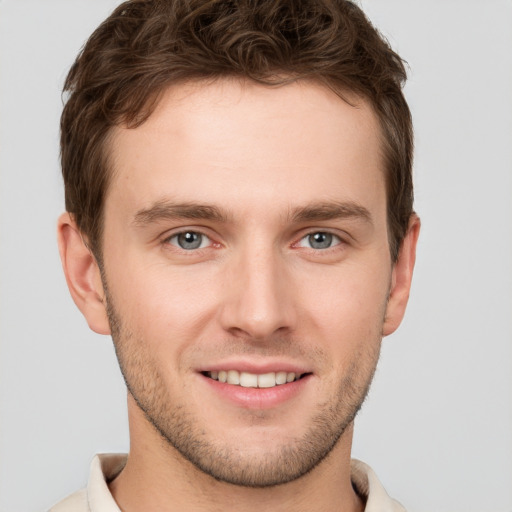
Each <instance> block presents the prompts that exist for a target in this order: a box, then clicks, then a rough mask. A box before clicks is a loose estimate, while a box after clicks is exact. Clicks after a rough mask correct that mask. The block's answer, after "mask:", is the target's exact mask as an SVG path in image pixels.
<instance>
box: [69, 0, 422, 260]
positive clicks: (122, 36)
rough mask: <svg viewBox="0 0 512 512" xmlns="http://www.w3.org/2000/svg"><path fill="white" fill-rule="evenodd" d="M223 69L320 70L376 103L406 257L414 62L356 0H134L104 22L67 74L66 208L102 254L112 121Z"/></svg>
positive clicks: (341, 87)
mask: <svg viewBox="0 0 512 512" xmlns="http://www.w3.org/2000/svg"><path fill="white" fill-rule="evenodd" d="M223 76H230V77H242V78H248V79H251V80H255V81H257V82H259V83H263V84H267V85H270V86H272V85H273V86H276V85H281V84H283V83H287V82H289V81H291V80H300V79H307V80H314V81H317V82H320V83H324V84H325V85H327V86H328V87H330V88H331V89H333V90H334V91H335V92H337V93H338V94H340V95H341V96H342V97H343V91H345V92H346V91H350V92H354V93H356V94H357V95H359V96H360V97H362V98H364V99H366V100H367V101H369V102H370V104H371V105H372V107H373V109H374V110H375V112H376V114H377V116H378V118H379V121H380V125H381V129H382V135H383V137H382V139H383V154H384V161H385V173H386V187H387V190H386V192H387V217H388V231H389V239H390V251H391V255H392V258H393V260H394V261H395V260H396V258H397V255H398V251H399V248H400V245H401V242H402V240H403V238H404V236H405V233H406V231H407V227H408V223H409V219H410V216H411V214H412V211H413V210H412V207H413V188H412V146H413V135H412V122H411V115H410V112H409V108H408V106H407V103H406V101H405V98H404V96H403V94H402V85H403V83H404V82H405V79H406V71H405V67H404V63H403V61H402V60H401V58H400V57H399V56H398V55H397V54H396V53H395V52H393V51H392V50H391V48H390V47H389V45H388V44H387V42H386V41H385V39H383V37H382V36H381V35H380V34H379V33H378V32H377V31H376V30H375V28H374V27H373V26H372V25H371V24H370V22H369V21H368V19H367V18H366V16H365V15H364V13H363V12H362V11H361V9H360V8H359V7H357V6H356V5H355V4H353V3H352V2H350V1H347V0H129V1H127V2H124V3H123V4H121V5H120V6H119V7H118V8H117V9H116V10H115V11H114V12H113V13H112V14H111V15H110V16H109V17H108V18H107V19H106V20H105V21H104V22H103V23H102V24H101V25H100V26H99V27H98V28H97V29H96V31H95V32H94V33H93V34H92V36H91V37H90V38H89V40H88V41H87V43H86V44H85V46H84V47H83V49H82V50H81V52H80V54H79V56H78V57H77V59H76V61H75V63H74V64H73V66H72V67H71V70H70V72H69V74H68V76H67V79H66V82H65V85H64V91H65V92H67V93H69V98H68V100H67V103H66V105H65V107H64V111H63V113H62V118H61V162H62V173H63V177H64V185H65V195H66V209H67V210H68V211H69V212H70V213H71V214H72V215H73V216H74V218H75V221H76V222H77V225H78V227H79V229H80V230H81V231H82V233H83V234H84V235H85V236H86V237H87V239H88V243H89V245H90V247H91V249H92V250H93V252H94V253H95V255H96V257H98V259H101V235H102V213H103V206H104V204H103V203H104V198H105V194H106V191H107V188H108V185H109V178H110V175H111V172H110V170H109V167H110V166H109V162H108V154H107V151H106V146H107V142H108V138H109V134H110V131H111V128H112V127H113V126H116V125H121V124H124V125H126V126H128V127H136V126H139V125H140V124H142V123H143V122H144V121H145V120H146V119H147V118H148V117H149V116H150V115H151V112H152V110H153V109H154V108H155V106H156V104H157V102H158V99H159V97H160V95H161V93H162V92H163V91H164V90H165V89H166V88H167V87H168V86H169V85H171V84H174V83H178V82H182V81H187V80H193V79H215V78H218V77H223Z"/></svg>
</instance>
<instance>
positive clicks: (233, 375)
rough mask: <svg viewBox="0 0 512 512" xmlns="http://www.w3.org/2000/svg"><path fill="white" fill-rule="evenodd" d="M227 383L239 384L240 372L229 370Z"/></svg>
mask: <svg viewBox="0 0 512 512" xmlns="http://www.w3.org/2000/svg"><path fill="white" fill-rule="evenodd" d="M227 383H228V384H240V374H239V373H238V372H237V371H236V370H229V371H228V380H227Z"/></svg>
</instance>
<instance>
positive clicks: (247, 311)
mask: <svg viewBox="0 0 512 512" xmlns="http://www.w3.org/2000/svg"><path fill="white" fill-rule="evenodd" d="M232 264H233V267H232V269H233V274H232V275H231V276H230V280H231V282H229V284H228V287H229V289H230V292H229V293H228V300H227V301H226V304H225V305H224V311H223V323H224V327H225V328H226V329H228V330H230V331H238V332H242V331H243V333H244V334H245V335H248V336H250V337H251V338H254V339H263V338H266V337H268V336H270V335H272V334H273V333H275V332H277V331H283V330H290V329H292V328H293V326H294V322H295V314H294V307H293V303H292V297H291V293H290V292H291V282H290V279H289V278H288V273H287V271H286V266H285V261H284V259H283V256H282V254H280V253H279V251H278V250H276V249H275V247H273V246H272V244H271V243H264V242H262V243H257V244H254V245H252V247H251V245H250V244H249V245H248V246H246V247H244V249H243V250H242V251H241V252H240V253H239V255H238V257H237V258H236V261H235V262H232Z"/></svg>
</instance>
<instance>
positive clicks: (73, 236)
mask: <svg viewBox="0 0 512 512" xmlns="http://www.w3.org/2000/svg"><path fill="white" fill-rule="evenodd" d="M57 238H58V243H59V252H60V259H61V261H62V268H63V269H64V274H65V276H66V282H67V283H68V288H69V291H70V293H71V297H73V300H74V301H75V304H76V305H77V306H78V309H79V310H80V311H81V312H82V314H83V315H84V317H85V319H86V320H87V323H88V324H89V327H90V328H91V329H92V330H93V331H95V332H97V333H98V334H110V326H109V322H108V317H107V309H106V301H105V293H104V290H103V284H102V281H101V273H100V269H99V266H98V263H97V261H96V258H95V257H94V256H93V255H92V253H91V251H90V249H89V248H88V247H87V245H86V244H85V242H84V240H83V238H82V235H81V233H80V231H79V230H78V228H77V226H76V223H75V221H74V220H73V217H72V216H71V215H70V214H69V213H63V214H62V215H61V216H60V217H59V220H58V224H57Z"/></svg>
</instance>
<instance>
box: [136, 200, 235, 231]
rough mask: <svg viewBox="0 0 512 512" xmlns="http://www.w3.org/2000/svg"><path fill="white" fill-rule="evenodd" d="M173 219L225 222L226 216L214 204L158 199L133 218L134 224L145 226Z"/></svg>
mask: <svg viewBox="0 0 512 512" xmlns="http://www.w3.org/2000/svg"><path fill="white" fill-rule="evenodd" d="M174 219H192V220H212V221H216V222H227V221H228V217H227V215H226V214H225V213H223V212H221V210H220V209H219V208H217V207H216V206H210V205H204V204H199V203H193V202H192V203H173V202H172V201H169V200H166V199H164V200H160V201H156V202H155V203H153V204H152V205H151V206H150V207H149V208H144V209H142V210H139V211H138V212H137V213H136V214H135V216H134V219H133V223H134V224H135V225H136V226H141V227H143V226H146V225H148V224H151V223H153V222H158V221H162V220H174Z"/></svg>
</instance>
